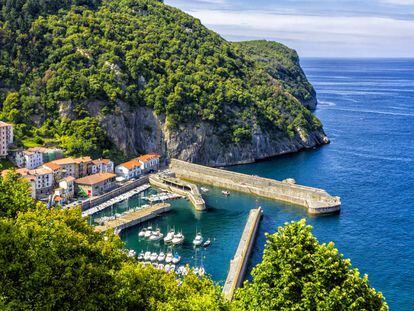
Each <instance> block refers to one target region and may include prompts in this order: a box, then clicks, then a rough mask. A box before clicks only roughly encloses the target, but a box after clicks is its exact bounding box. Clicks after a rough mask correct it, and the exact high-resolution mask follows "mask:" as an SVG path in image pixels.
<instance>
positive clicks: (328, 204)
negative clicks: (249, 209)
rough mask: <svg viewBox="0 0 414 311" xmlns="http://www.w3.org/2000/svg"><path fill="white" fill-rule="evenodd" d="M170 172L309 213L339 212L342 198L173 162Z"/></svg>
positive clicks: (290, 183) (289, 181)
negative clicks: (304, 209)
mask: <svg viewBox="0 0 414 311" xmlns="http://www.w3.org/2000/svg"><path fill="white" fill-rule="evenodd" d="M170 170H171V171H172V172H173V173H175V176H176V177H177V178H179V179H183V180H188V181H192V182H196V183H200V184H206V185H211V186H215V187H220V188H224V189H228V190H233V191H238V192H243V193H247V194H251V195H255V196H261V197H264V198H267V199H272V200H276V201H280V202H284V203H290V204H294V205H298V206H303V207H305V208H306V209H307V211H308V213H309V214H312V215H322V214H330V213H338V212H339V211H340V208H341V198H340V197H338V196H331V195H330V194H329V193H327V192H326V191H325V190H323V189H318V188H313V187H307V186H302V185H298V184H296V182H295V181H294V180H293V179H287V180H285V181H278V180H274V179H270V178H263V177H259V176H253V175H248V174H242V173H236V172H232V171H227V170H223V169H217V168H212V167H207V166H203V165H198V164H193V163H189V162H185V161H181V160H177V159H171V163H170Z"/></svg>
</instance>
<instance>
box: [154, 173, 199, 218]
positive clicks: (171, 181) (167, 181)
mask: <svg viewBox="0 0 414 311" xmlns="http://www.w3.org/2000/svg"><path fill="white" fill-rule="evenodd" d="M149 182H150V184H151V185H153V186H155V187H158V188H160V189H164V190H166V191H168V192H171V193H176V194H179V195H182V196H185V197H187V198H188V199H189V200H190V202H191V203H192V204H193V205H194V208H195V209H196V210H198V211H202V210H205V209H206V203H205V202H204V199H203V197H202V196H201V193H200V190H199V189H198V187H197V186H196V185H195V184H193V183H190V182H187V181H184V180H181V179H179V178H176V177H175V174H174V173H172V172H169V171H165V172H162V173H158V174H152V175H150V177H149Z"/></svg>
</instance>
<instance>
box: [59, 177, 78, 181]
mask: <svg viewBox="0 0 414 311" xmlns="http://www.w3.org/2000/svg"><path fill="white" fill-rule="evenodd" d="M75 179H76V178H75V177H73V176H67V177H65V178H63V179H62V180H64V181H67V182H71V181H75Z"/></svg>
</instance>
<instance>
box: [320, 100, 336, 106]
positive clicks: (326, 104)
mask: <svg viewBox="0 0 414 311" xmlns="http://www.w3.org/2000/svg"><path fill="white" fill-rule="evenodd" d="M334 106H336V104H335V103H333V102H329V101H325V100H318V107H334Z"/></svg>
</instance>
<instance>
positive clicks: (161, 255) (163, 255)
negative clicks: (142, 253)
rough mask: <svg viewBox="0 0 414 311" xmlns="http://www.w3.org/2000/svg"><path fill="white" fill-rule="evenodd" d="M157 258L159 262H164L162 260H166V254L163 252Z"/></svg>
mask: <svg viewBox="0 0 414 311" xmlns="http://www.w3.org/2000/svg"><path fill="white" fill-rule="evenodd" d="M157 260H158V261H159V262H162V261H164V260H165V254H164V252H161V253H160V254H159V255H158V258H157Z"/></svg>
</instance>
